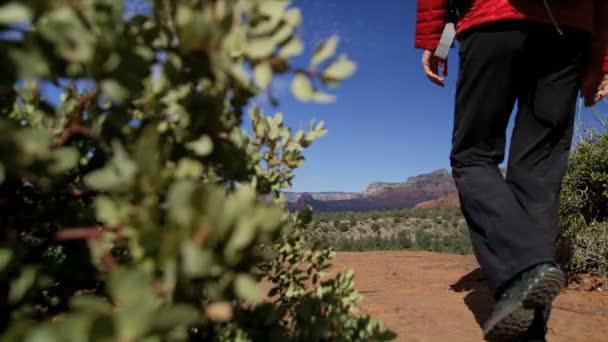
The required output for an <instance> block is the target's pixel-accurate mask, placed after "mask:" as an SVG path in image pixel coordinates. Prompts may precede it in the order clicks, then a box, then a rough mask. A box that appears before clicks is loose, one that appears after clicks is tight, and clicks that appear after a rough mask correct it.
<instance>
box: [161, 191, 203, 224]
mask: <svg viewBox="0 0 608 342" xmlns="http://www.w3.org/2000/svg"><path fill="white" fill-rule="evenodd" d="M194 190H196V185H195V183H194V182H193V181H189V180H180V181H177V182H175V183H174V184H173V185H171V188H169V193H168V195H167V208H168V211H169V219H170V220H171V221H172V222H175V223H177V224H178V225H180V226H188V225H190V224H191V223H192V219H193V217H194V210H193V204H192V195H193V194H194Z"/></svg>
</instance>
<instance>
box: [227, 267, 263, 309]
mask: <svg viewBox="0 0 608 342" xmlns="http://www.w3.org/2000/svg"><path fill="white" fill-rule="evenodd" d="M257 285H258V284H257V281H256V280H255V278H253V276H251V275H250V274H245V273H241V274H239V275H238V276H237V277H236V279H235V281H234V290H235V292H236V294H237V296H239V298H241V299H243V300H247V301H250V302H253V303H257V302H259V301H261V300H262V299H263V298H264V297H263V295H262V291H260V289H259V288H258V286H257Z"/></svg>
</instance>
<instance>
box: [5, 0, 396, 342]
mask: <svg viewBox="0 0 608 342" xmlns="http://www.w3.org/2000/svg"><path fill="white" fill-rule="evenodd" d="M143 5H144V7H146V8H147V9H146V10H144V11H142V12H141V13H125V11H124V7H123V1H121V0H73V1H19V0H15V1H11V2H7V1H3V2H2V5H1V6H0V18H1V19H0V31H2V34H0V75H1V76H0V227H1V230H0V279H1V281H2V286H0V288H1V291H0V334H2V340H3V341H267V340H268V341H351V340H360V341H368V340H384V339H388V338H391V337H393V336H392V335H391V334H390V333H389V332H387V331H386V330H385V329H384V328H383V326H382V324H381V323H379V322H376V321H373V320H371V319H370V318H369V317H368V316H365V315H360V314H357V313H356V309H357V302H358V300H359V299H360V296H359V295H358V294H357V293H356V291H355V289H354V286H353V274H352V273H350V272H342V273H339V274H337V275H336V276H334V277H328V276H323V273H324V272H325V271H326V270H327V269H328V268H329V266H330V265H329V262H330V260H331V258H332V257H333V252H331V251H330V250H317V249H313V248H310V247H309V246H307V245H305V244H304V240H303V238H302V237H301V236H300V235H299V234H298V231H300V230H301V229H302V228H303V225H304V224H305V223H307V222H309V221H310V220H309V219H308V218H307V215H303V216H297V215H289V214H288V213H287V210H286V206H285V202H284V196H283V195H282V190H284V189H286V188H288V187H289V186H290V184H291V181H292V179H293V176H294V170H295V169H296V168H297V167H299V166H300V165H301V164H302V163H303V160H304V157H303V154H302V152H303V150H304V149H305V148H306V147H308V146H310V145H311V144H312V143H313V142H314V141H315V140H316V139H317V138H319V137H321V136H323V135H324V134H325V133H326V130H325V128H324V126H323V123H311V124H310V125H309V127H308V128H307V129H306V130H304V131H298V132H293V133H295V134H292V130H291V129H290V128H289V127H287V126H285V124H284V122H283V116H282V114H276V115H274V116H267V115H265V114H264V113H263V112H262V111H261V109H260V108H257V107H254V106H252V100H253V99H254V98H255V97H256V96H258V95H261V94H269V96H270V100H271V101H270V102H273V103H274V102H276V99H274V98H273V96H272V89H271V85H272V80H273V78H274V77H275V76H276V75H283V77H290V78H291V80H292V89H293V92H294V95H295V96H296V98H298V99H299V100H302V101H316V102H328V101H331V100H332V99H333V97H332V96H331V95H327V94H324V93H322V92H321V88H322V87H324V86H325V85H327V86H331V87H333V86H336V85H338V84H339V83H340V81H342V80H343V79H346V78H348V77H349V76H350V75H351V74H352V73H353V72H354V71H355V65H354V63H352V62H351V61H349V60H348V58H346V57H345V56H336V55H335V52H336V44H337V43H338V40H337V38H335V37H334V38H330V39H329V40H327V41H325V42H322V43H321V44H320V45H319V46H318V47H317V48H316V49H315V52H314V53H313V54H312V61H311V62H310V63H307V65H303V66H297V65H293V58H292V57H295V56H296V55H298V54H300V52H301V51H302V48H303V45H304V44H303V43H302V42H301V40H300V38H299V37H298V32H300V31H301V29H300V22H301V13H300V11H299V10H298V9H297V8H293V7H291V6H290V4H289V1H284V0H278V1H272V0H251V1H249V0H248V1H242V0H215V1H189V0H176V1H167V0H157V1H150V2H149V3H148V2H146V3H144V4H143ZM8 28H10V30H12V31H13V32H12V33H14V34H12V35H10V37H9V35H6V34H4V33H5V31H6V30H7V29H8ZM11 37H13V38H11ZM14 37H17V38H14ZM19 37H22V38H19ZM299 60H300V61H301V59H299ZM304 70H306V71H304ZM42 87H55V91H54V92H55V93H61V98H60V99H59V101H60V103H59V104H54V103H53V102H52V101H49V99H45V98H44V97H43V96H42V94H41V90H40V89H41V88H42ZM51 93H52V92H51ZM246 109H251V110H250V111H249V115H248V116H245V115H244V113H245V111H246ZM249 127H250V128H251V129H250V130H248V129H246V128H249ZM250 132H251V133H250ZM306 236H307V239H312V237H311V236H310V234H307V235H306ZM262 279H265V280H266V282H267V283H268V284H269V285H270V286H271V288H272V289H271V291H270V293H269V298H268V299H267V300H264V298H265V296H264V294H263V293H261V292H260V290H259V288H258V286H257V283H258V282H259V281H260V280H262Z"/></svg>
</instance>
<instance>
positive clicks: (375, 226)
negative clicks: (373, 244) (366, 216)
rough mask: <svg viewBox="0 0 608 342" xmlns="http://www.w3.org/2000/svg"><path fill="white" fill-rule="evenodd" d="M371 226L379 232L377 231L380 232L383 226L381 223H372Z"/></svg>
mask: <svg viewBox="0 0 608 342" xmlns="http://www.w3.org/2000/svg"><path fill="white" fill-rule="evenodd" d="M371 228H372V230H373V231H374V232H376V233H377V232H379V231H380V228H381V227H380V225H379V224H378V223H372V227H371Z"/></svg>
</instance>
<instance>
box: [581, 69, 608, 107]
mask: <svg viewBox="0 0 608 342" xmlns="http://www.w3.org/2000/svg"><path fill="white" fill-rule="evenodd" d="M581 93H582V96H583V98H584V99H585V106H587V107H591V106H594V105H596V104H597V103H598V102H600V101H601V100H602V99H604V98H605V97H606V96H608V74H605V75H604V76H603V77H601V76H597V75H593V76H586V77H585V78H584V79H583V84H582V88H581Z"/></svg>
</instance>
